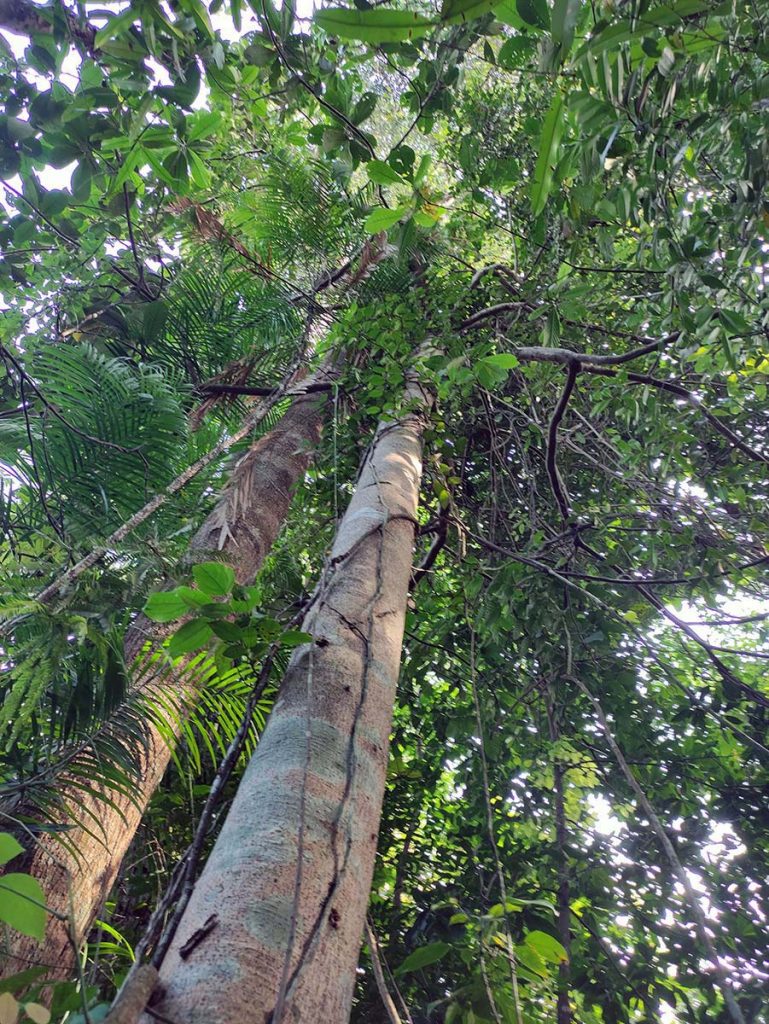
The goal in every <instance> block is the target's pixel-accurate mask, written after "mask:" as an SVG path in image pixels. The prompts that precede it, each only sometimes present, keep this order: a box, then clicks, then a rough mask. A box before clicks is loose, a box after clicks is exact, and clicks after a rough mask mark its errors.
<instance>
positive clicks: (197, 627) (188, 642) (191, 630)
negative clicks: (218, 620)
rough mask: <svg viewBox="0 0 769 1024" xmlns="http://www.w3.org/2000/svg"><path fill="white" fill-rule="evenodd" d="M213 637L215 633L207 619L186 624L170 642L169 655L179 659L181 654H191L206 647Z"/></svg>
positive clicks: (194, 620)
mask: <svg viewBox="0 0 769 1024" xmlns="http://www.w3.org/2000/svg"><path fill="white" fill-rule="evenodd" d="M213 635H214V632H213V630H212V629H211V626H210V625H209V623H208V622H206V620H205V619H193V620H192V622H185V623H184V625H183V626H181V627H180V628H179V629H178V630H177V631H176V632H175V633H174V635H173V636H172V637H171V639H170V640H169V642H168V653H169V654H170V655H171V657H172V658H178V657H179V655H180V654H189V652H190V651H196V650H199V649H200V648H201V647H205V646H206V644H207V643H208V641H209V640H210V639H211V637H212V636H213Z"/></svg>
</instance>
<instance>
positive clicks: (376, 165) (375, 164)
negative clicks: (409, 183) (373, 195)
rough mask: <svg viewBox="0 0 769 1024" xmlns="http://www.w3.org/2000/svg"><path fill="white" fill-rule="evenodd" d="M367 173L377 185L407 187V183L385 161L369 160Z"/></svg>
mask: <svg viewBox="0 0 769 1024" xmlns="http://www.w3.org/2000/svg"><path fill="white" fill-rule="evenodd" d="M366 173H367V174H368V176H369V178H370V179H371V181H373V182H374V184H375V185H405V184H406V182H405V181H404V180H403V178H402V177H401V176H400V174H398V172H397V171H394V170H393V169H392V167H390V165H389V164H386V163H385V162H384V160H369V162H368V163H367V164H366Z"/></svg>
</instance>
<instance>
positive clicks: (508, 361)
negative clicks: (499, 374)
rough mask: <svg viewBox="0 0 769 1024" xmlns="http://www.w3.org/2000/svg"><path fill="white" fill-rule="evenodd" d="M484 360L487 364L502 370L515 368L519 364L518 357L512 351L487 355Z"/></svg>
mask: <svg viewBox="0 0 769 1024" xmlns="http://www.w3.org/2000/svg"><path fill="white" fill-rule="evenodd" d="M482 362H484V363H485V364H486V365H487V366H493V367H496V368H498V369H500V370H514V369H515V368H516V366H518V365H519V360H518V357H517V356H514V355H513V354H512V353H510V352H500V353H499V354H498V355H495V356H486V357H485V358H484V359H483V360H482Z"/></svg>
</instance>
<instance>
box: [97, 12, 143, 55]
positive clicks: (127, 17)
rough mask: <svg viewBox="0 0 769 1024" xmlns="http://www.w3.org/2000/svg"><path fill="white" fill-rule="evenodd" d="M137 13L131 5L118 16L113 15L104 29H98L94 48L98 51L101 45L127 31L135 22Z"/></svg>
mask: <svg viewBox="0 0 769 1024" xmlns="http://www.w3.org/2000/svg"><path fill="white" fill-rule="evenodd" d="M136 18H137V13H136V8H135V7H134V5H133V4H131V5H130V6H129V7H128V9H127V10H125V11H122V12H121V13H120V14H115V15H113V16H112V17H110V19H109V21H108V22H107V24H106V25H105V26H104V28H101V29H99V31H98V32H97V33H96V36H95V38H94V41H93V44H94V47H95V48H96V49H97V50H98V49H99V48H100V47H101V46H102V44H103V43H106V42H107V41H108V40H110V39H114V38H115V36H118V35H120V34H121V33H122V32H124V31H127V30H128V29H129V28H130V27H131V25H133V23H134V22H135V21H136Z"/></svg>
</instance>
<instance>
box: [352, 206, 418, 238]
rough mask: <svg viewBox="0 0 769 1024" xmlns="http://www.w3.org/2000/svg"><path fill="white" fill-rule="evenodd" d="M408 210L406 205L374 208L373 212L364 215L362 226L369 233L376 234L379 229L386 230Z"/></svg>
mask: <svg viewBox="0 0 769 1024" xmlns="http://www.w3.org/2000/svg"><path fill="white" fill-rule="evenodd" d="M408 210H409V208H408V207H407V206H397V207H396V208H395V209H394V210H386V209H384V208H383V209H380V210H374V212H373V213H370V214H369V215H368V217H366V222H365V224H364V225H363V226H364V228H365V229H366V231H368V232H369V234H371V235H376V234H378V233H379V232H380V231H387V229H388V228H391V227H392V226H393V224H397V223H398V221H399V220H400V219H401V217H403V216H404V215H405V214H406V213H408Z"/></svg>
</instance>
